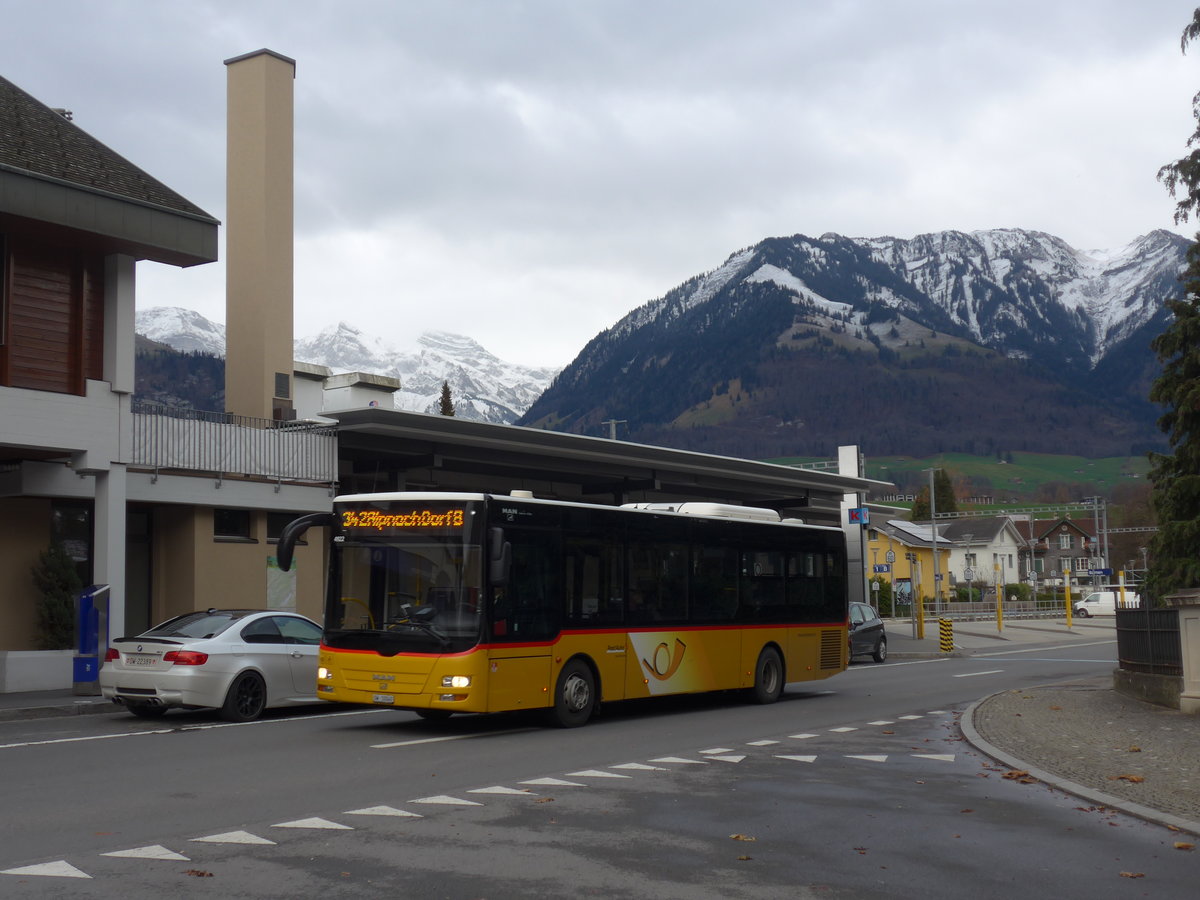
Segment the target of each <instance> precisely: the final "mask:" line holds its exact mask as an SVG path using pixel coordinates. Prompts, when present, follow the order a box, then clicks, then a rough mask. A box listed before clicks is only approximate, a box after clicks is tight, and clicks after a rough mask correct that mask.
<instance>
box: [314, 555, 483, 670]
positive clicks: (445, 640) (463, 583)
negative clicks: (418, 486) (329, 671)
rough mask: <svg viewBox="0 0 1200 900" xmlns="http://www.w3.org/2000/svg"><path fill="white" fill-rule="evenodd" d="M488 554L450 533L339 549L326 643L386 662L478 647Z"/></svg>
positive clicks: (326, 627)
mask: <svg viewBox="0 0 1200 900" xmlns="http://www.w3.org/2000/svg"><path fill="white" fill-rule="evenodd" d="M482 553H483V551H482V548H481V547H479V546H477V545H474V544H464V543H463V542H462V540H461V539H460V538H458V537H457V536H449V535H448V536H444V537H433V536H423V537H420V538H416V539H414V540H411V541H409V540H398V539H393V540H383V541H370V542H366V541H364V542H358V541H351V540H350V539H347V540H345V541H343V542H341V543H336V544H335V545H334V548H333V554H334V559H333V573H334V578H333V579H331V585H330V595H329V603H328V606H327V609H326V611H325V643H326V645H328V646H330V647H337V648H341V649H356V650H373V651H376V652H378V653H381V654H383V655H384V656H393V655H395V654H396V653H401V652H405V651H410V652H421V653H430V652H433V653H438V652H442V653H458V652H462V651H463V650H467V649H469V648H471V647H474V646H475V645H476V644H478V643H479V639H480V635H481V633H482V621H483V608H482V607H483V604H482V602H481V600H482V596H483V566H482Z"/></svg>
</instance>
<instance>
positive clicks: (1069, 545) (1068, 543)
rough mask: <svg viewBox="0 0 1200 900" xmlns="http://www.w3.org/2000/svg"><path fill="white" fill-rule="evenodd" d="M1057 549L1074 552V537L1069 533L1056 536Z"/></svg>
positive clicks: (1065, 532)
mask: <svg viewBox="0 0 1200 900" xmlns="http://www.w3.org/2000/svg"><path fill="white" fill-rule="evenodd" d="M1058 549H1059V550H1074V549H1075V535H1073V534H1071V533H1070V532H1069V531H1064V532H1063V533H1062V534H1060V535H1059V536H1058Z"/></svg>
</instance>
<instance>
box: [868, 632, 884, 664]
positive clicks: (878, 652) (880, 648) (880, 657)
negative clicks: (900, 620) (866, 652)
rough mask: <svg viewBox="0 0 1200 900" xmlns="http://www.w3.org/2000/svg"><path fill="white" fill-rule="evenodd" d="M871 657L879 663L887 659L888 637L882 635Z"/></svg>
mask: <svg viewBox="0 0 1200 900" xmlns="http://www.w3.org/2000/svg"><path fill="white" fill-rule="evenodd" d="M871 659H873V660H875V662H877V663H881V662H883V661H884V660H885V659H887V638H885V637H881V638H880V639H879V643H878V644H876V645H875V652H874V653H872V654H871Z"/></svg>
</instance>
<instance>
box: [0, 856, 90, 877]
mask: <svg viewBox="0 0 1200 900" xmlns="http://www.w3.org/2000/svg"><path fill="white" fill-rule="evenodd" d="M0 875H48V876H50V877H52V878H91V877H92V876H91V875H89V874H87V872H81V871H79V869H77V868H75V867H74V866H73V865H71V864H70V863H69V862H67V861H66V860H65V859H60V860H57V861H56V862H51V863H41V864H40V865H36V866H22V867H21V868H19V869H4V870H3V871H0Z"/></svg>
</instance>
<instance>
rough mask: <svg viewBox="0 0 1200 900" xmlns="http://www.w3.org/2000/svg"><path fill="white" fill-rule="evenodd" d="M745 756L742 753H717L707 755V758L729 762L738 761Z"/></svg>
mask: <svg viewBox="0 0 1200 900" xmlns="http://www.w3.org/2000/svg"><path fill="white" fill-rule="evenodd" d="M745 758H746V757H745V756H744V755H741V756H739V755H737V754H734V755H732V756H724V755H718V756H710V757H709V759H719V760H721V762H731V763H740V762H741V761H742V760H743V759H745Z"/></svg>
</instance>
